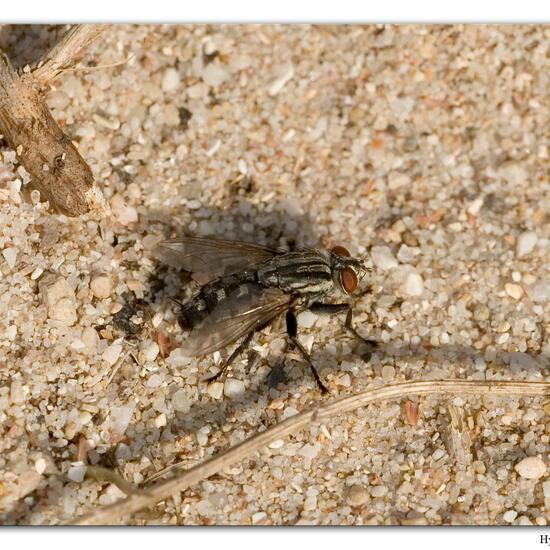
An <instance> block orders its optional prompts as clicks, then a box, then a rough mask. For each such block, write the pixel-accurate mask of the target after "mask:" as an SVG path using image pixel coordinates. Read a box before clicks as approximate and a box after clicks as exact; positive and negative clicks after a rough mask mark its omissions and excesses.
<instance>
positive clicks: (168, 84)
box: [160, 68, 181, 93]
mask: <svg viewBox="0 0 550 550" xmlns="http://www.w3.org/2000/svg"><path fill="white" fill-rule="evenodd" d="M180 82H181V79H180V75H179V73H178V71H176V69H173V68H168V69H166V70H165V71H164V74H163V75H162V82H161V85H160V86H161V88H162V91H163V92H166V93H169V92H173V91H175V90H177V89H178V88H179V85H180Z"/></svg>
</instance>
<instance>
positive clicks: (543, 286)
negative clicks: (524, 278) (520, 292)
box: [529, 281, 550, 303]
mask: <svg viewBox="0 0 550 550" xmlns="http://www.w3.org/2000/svg"><path fill="white" fill-rule="evenodd" d="M529 294H530V296H531V299H532V300H533V302H537V303H541V302H547V301H548V300H550V282H549V281H539V282H538V283H536V284H535V285H534V286H533V288H532V289H531V292H530V293H529Z"/></svg>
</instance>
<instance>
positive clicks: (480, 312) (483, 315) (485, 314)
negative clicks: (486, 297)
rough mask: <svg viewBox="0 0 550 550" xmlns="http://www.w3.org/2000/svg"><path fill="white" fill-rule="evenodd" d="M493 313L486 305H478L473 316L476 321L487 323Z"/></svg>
mask: <svg viewBox="0 0 550 550" xmlns="http://www.w3.org/2000/svg"><path fill="white" fill-rule="evenodd" d="M490 314H491V312H490V311H489V308H488V307H487V306H486V305H485V304H478V305H477V306H476V307H475V308H474V311H473V316H474V319H475V320H476V321H487V319H489V315H490Z"/></svg>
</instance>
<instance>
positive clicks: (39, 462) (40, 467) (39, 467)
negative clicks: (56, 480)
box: [34, 457, 46, 474]
mask: <svg viewBox="0 0 550 550" xmlns="http://www.w3.org/2000/svg"><path fill="white" fill-rule="evenodd" d="M34 469H35V470H36V471H37V472H38V473H39V474H43V473H44V472H45V471H46V461H45V460H44V459H43V458H42V457H40V458H37V459H36V461H35V462H34Z"/></svg>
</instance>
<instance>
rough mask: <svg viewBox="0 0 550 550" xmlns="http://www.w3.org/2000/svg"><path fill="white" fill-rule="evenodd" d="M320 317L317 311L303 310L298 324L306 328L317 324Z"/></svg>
mask: <svg viewBox="0 0 550 550" xmlns="http://www.w3.org/2000/svg"><path fill="white" fill-rule="evenodd" d="M318 318H319V316H318V315H315V313H312V312H311V311H302V312H301V313H300V314H299V315H298V324H299V325H300V326H301V327H304V328H311V327H312V326H314V325H315V322H316V321H317V319H318Z"/></svg>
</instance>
